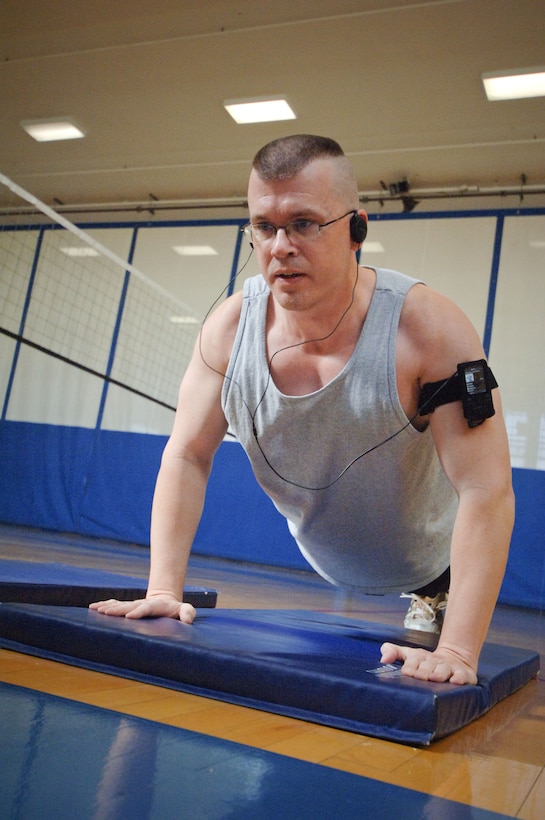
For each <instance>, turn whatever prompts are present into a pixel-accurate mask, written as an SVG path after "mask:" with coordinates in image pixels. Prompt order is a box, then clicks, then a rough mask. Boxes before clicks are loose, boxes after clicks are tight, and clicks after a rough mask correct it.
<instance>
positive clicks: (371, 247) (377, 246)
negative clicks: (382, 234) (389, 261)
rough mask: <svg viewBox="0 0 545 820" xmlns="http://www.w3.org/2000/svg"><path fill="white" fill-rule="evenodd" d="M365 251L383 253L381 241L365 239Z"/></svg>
mask: <svg viewBox="0 0 545 820" xmlns="http://www.w3.org/2000/svg"><path fill="white" fill-rule="evenodd" d="M363 248H364V251H365V253H384V245H383V244H382V242H371V241H367V242H365V243H364V245H363Z"/></svg>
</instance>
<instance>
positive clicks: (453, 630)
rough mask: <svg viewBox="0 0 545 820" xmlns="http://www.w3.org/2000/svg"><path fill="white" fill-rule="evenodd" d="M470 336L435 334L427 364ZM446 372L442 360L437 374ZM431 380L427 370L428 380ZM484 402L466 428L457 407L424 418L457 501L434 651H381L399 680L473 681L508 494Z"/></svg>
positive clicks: (497, 576) (467, 354)
mask: <svg viewBox="0 0 545 820" xmlns="http://www.w3.org/2000/svg"><path fill="white" fill-rule="evenodd" d="M458 323H459V322H458V320H457V321H456V324H458ZM430 324H432V322H431V321H430ZM463 324H464V320H462V327H463ZM436 330H437V328H436ZM451 330H453V329H452V328H451ZM471 335H472V329H469V330H468V329H467V328H466V333H465V334H460V333H455V332H451V333H450V335H449V340H447V341H445V339H444V336H443V338H441V337H442V334H441V332H440V331H438V330H437V332H436V334H435V339H436V341H438V351H437V352H438V353H439V355H438V356H435V357H434V356H432V355H430V357H429V359H428V360H430V361H432V360H434V359H435V361H437V360H438V359H441V358H443V356H442V355H441V353H443V355H444V356H445V358H446V359H448V358H449V356H452V351H450V352H449V353H447V352H446V351H447V349H448V347H449V345H452V342H451V341H450V340H452V339H453V338H458V339H463V338H464V337H465V338H466V339H468V338H469V339H471ZM470 344H471V349H470V350H468V349H467V348H466V349H464V346H463V343H462V347H461V349H459V350H458V351H457V352H456V353H455V356H457V357H458V358H457V361H458V362H462V361H467V360H470V359H478V358H480V355H478V349H475V347H474V342H471V343H470ZM454 346H456V345H454ZM481 355H484V354H481ZM448 368H450V370H449V369H448ZM454 369H455V365H454V364H453V362H452V360H450V361H449V362H448V365H447V369H446V370H445V373H448V372H453V370H454ZM438 377H439V374H438V372H435V373H433V374H432V378H430V379H429V381H433V380H435V379H437V378H438ZM427 380H428V379H427ZM492 399H493V403H494V409H495V414H494V415H493V416H492V417H491V418H487V419H486V420H485V421H484V422H483V423H482V424H481V425H479V426H476V427H469V426H468V423H467V420H466V419H465V418H464V414H463V408H462V403H461V401H453V402H451V403H448V404H444V405H442V406H440V407H437V408H436V410H435V411H434V412H433V413H432V414H431V415H430V416H429V420H430V426H431V432H432V435H433V438H434V442H435V446H436V449H437V453H438V455H439V458H440V460H441V464H442V466H443V469H444V471H445V474H446V475H447V477H448V479H449V481H450V482H451V484H452V486H453V487H454V489H455V491H456V493H457V495H458V502H459V503H458V511H457V515H456V519H455V524H454V529H453V533H452V540H451V553H450V569H451V583H450V591H449V600H448V605H447V609H446V613H445V620H444V624H443V628H442V632H441V636H440V639H439V642H438V645H437V648H436V650H435V651H434V652H428V651H426V650H423V649H411V648H408V647H399V646H394V645H392V644H385V645H384V646H383V647H382V650H383V654H382V661H383V662H384V663H392V662H393V661H394V660H402V661H403V662H404V664H403V672H404V674H407V675H410V676H412V677H416V678H419V679H422V680H432V681H447V680H448V681H451V682H452V683H457V684H464V683H475V682H476V680H477V666H478V660H479V654H480V651H481V648H482V645H483V643H484V640H485V638H486V635H487V632H488V628H489V625H490V621H491V618H492V615H493V613H494V608H495V605H496V602H497V598H498V595H499V591H500V587H501V583H502V580H503V576H504V572H505V566H506V563H507V556H508V552H509V544H510V540H511V533H512V529H513V523H514V495H513V489H512V475H511V464H510V456H509V446H508V440H507V433H506V429H505V423H504V420H503V414H502V407H501V399H500V393H499V389H497V388H496V389H493V390H492Z"/></svg>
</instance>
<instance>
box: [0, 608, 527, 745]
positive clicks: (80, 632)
mask: <svg viewBox="0 0 545 820" xmlns="http://www.w3.org/2000/svg"><path fill="white" fill-rule="evenodd" d="M431 638H432V636H428V635H424V636H422V638H421V640H422V643H418V644H417V643H416V642H415V643H413V645H419V646H430V647H431ZM385 640H387V641H393V642H395V643H399V642H400V641H401V640H402V641H403V642H404V643H408V641H407V634H406V632H405V631H404V630H400V629H397V628H395V627H390V626H386V625H383V624H370V623H365V622H362V621H356V620H353V619H348V618H345V617H342V616H335V615H328V614H325V613H319V612H306V611H285V610H280V611H278V610H272V611H267V610H229V609H226V610H214V609H206V610H202V611H201V612H200V614H199V617H198V618H197V620H196V621H195V622H194V623H193V624H192V625H188V624H183V623H181V622H180V621H178V620H173V619H170V618H159V619H155V620H154V619H144V620H141V621H135V620H129V619H127V618H112V617H108V616H107V615H99V614H98V613H96V612H92V611H90V610H87V609H82V608H71V607H51V606H38V605H29V604H27V605H24V604H9V603H7V604H2V605H1V606H0V646H4V647H5V648H8V649H16V650H17V651H21V650H22V651H25V652H28V651H29V652H30V653H31V654H32V653H35V654H38V655H39V656H43V657H48V658H51V659H54V660H60V661H63V662H65V663H72V664H75V665H80V666H84V667H86V668H92V669H98V670H100V671H105V672H110V673H114V674H117V675H119V674H121V675H126V676H127V677H129V678H136V679H137V680H146V681H147V682H151V683H155V684H158V685H162V686H166V687H169V688H174V689H180V690H182V691H185V692H190V693H192V694H197V695H204V696H206V697H212V698H216V699H219V700H226V701H228V702H230V703H237V704H240V705H244V706H250V707H254V708H258V709H261V710H264V711H270V712H275V713H277V714H282V715H287V716H288V717H294V718H298V719H303V720H307V721H311V722H314V723H319V724H323V725H326V726H333V727H335V728H339V729H345V730H349V731H353V732H359V733H361V734H365V735H370V736H373V737H379V738H382V739H385V740H394V741H397V742H401V743H410V744H419V745H427V744H429V743H430V742H431V741H432V740H434V739H437V738H440V737H444V736H445V735H448V734H450V733H452V732H454V731H456V730H457V729H460V728H461V727H462V726H465V725H466V724H467V723H470V722H471V721H472V720H475V719H476V718H478V717H480V716H481V715H483V714H485V713H486V712H487V711H488V710H489V709H491V708H492V707H493V706H494V705H495V704H496V703H497V702H498V701H499V700H501V699H502V698H504V697H506V696H507V695H508V694H510V693H511V692H514V691H516V690H517V689H519V688H520V687H521V686H523V685H524V684H525V683H526V682H528V681H529V680H531V679H532V678H533V677H535V676H536V675H537V673H538V671H539V655H538V654H537V653H535V652H531V651H529V650H525V649H516V648H512V647H504V646H497V645H493V644H486V645H485V646H484V648H483V651H482V654H481V660H480V663H479V680H478V683H477V684H476V685H474V686H472V685H466V686H455V685H453V684H449V683H430V682H426V681H418V680H414V679H413V678H409V677H406V676H404V675H402V674H401V672H400V669H399V666H398V665H388V666H384V665H381V664H380V645H381V643H382V642H383V641H385ZM409 643H410V641H409Z"/></svg>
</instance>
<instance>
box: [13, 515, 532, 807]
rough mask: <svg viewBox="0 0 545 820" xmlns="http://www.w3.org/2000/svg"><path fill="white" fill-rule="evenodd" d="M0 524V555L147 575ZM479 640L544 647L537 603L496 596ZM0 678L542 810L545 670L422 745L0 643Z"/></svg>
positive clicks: (282, 593) (288, 590)
mask: <svg viewBox="0 0 545 820" xmlns="http://www.w3.org/2000/svg"><path fill="white" fill-rule="evenodd" d="M88 545H89V539H82V538H80V537H73V536H68V535H59V534H54V533H44V532H37V531H32V530H24V529H19V528H10V527H0V557H4V558H18V559H19V560H29V561H32V560H40V561H43V560H44V558H45V556H47V560H50V561H56V562H58V563H62V564H72V565H78V566H79V565H81V563H82V561H83V560H85V562H86V565H87V566H89V565H93V566H96V567H98V568H101V569H103V570H108V571H114V572H115V571H117V572H122V573H125V574H130V575H133V576H138V577H143V578H145V577H146V574H147V551H146V550H145V549H143V548H141V547H133V546H129V545H126V544H124V545H123V544H116V543H113V542H107V541H103V540H100V541H96V542H93V551H92V553H91V556H92V559H91V561H90V560H89V555H90V553H89V550H88ZM187 582H188V583H189V584H195V585H201V586H207V587H213V588H215V589H218V590H219V599H218V605H219V606H222V607H236V608H244V607H247V608H264V609H274V608H287V609H294V608H301V609H318V610H324V611H330V612H346V613H349V614H350V615H351V617H361V618H363V619H365V620H367V621H376V622H382V623H395V624H398V623H399V622H400V621H401V620H402V618H403V614H404V610H405V602H404V601H401V600H399V599H397V598H391V597H387V598H372V597H369V596H358V595H352V596H350V597H348V596H344V595H343V594H341V593H340V592H339V591H338V590H335V589H334V588H332V587H330V586H329V585H327V584H326V583H325V582H322V580H321V579H320V578H318V577H317V576H315V575H314V574H312V573H305V572H290V571H285V570H276V569H271V568H266V567H262V568H260V567H256V566H254V565H247V564H246V565H239V564H236V563H233V562H227V561H218V560H216V559H206V558H201V557H198V556H197V557H194V558H192V560H191V564H190V572H189V577H188V579H187ZM488 640H489V641H490V642H494V643H500V644H505V645H511V646H521V647H526V648H530V649H534V650H536V651H538V652H539V653H540V655H541V658H542V666H543V659H544V657H545V618H544V615H543V613H542V612H536V611H531V610H523V609H517V608H513V607H501V606H499V607H498V608H497V610H496V613H495V615H494V619H493V623H492V627H491V630H490V633H489V638H488ZM0 680H2V681H5V682H8V683H13V684H17V685H20V686H26V687H30V688H32V689H35V690H37V691H41V692H48V693H51V694H56V695H60V696H62V697H66V698H71V699H74V700H77V701H80V702H83V703H90V704H93V705H95V706H100V707H104V708H108V709H113V710H115V711H119V712H122V713H126V714H131V715H136V716H139V717H144V718H148V719H150V720H155V721H159V722H162V723H166V724H170V725H172V726H180V727H184V728H187V729H191V730H194V731H197V732H201V733H204V734H209V735H212V736H215V737H221V738H225V739H227V740H233V741H236V742H239V743H244V744H248V745H250V746H255V747H257V748H260V749H266V750H269V751H273V752H278V753H280V754H283V755H287V756H290V757H295V758H299V759H301V760H307V761H310V762H313V763H319V764H321V765H323V766H331V767H334V768H337V769H341V770H345V771H348V772H352V773H354V774H360V775H365V776H367V777H371V778H374V779H376V780H381V781H384V782H387V783H392V784H396V785H400V786H404V787H406V788H411V789H417V790H420V791H423V792H426V793H428V794H432V795H435V796H438V797H445V798H448V799H450V800H455V801H459V802H462V803H466V804H469V805H472V806H475V807H478V808H483V809H488V810H491V811H496V812H500V813H503V814H506V815H508V816H511V817H519V818H525V820H541V818H543V817H544V816H545V809H544V806H545V678H544V675H543V673H542V674H541V675H540V678H539V679H538V680H534V681H531V682H530V683H529V684H528V685H526V686H525V687H524V688H523V689H522V690H520V691H519V692H517V693H515V694H514V695H512V696H511V697H509V698H507V699H506V700H505V701H503V702H501V703H500V704H498V705H497V706H496V707H494V708H493V709H492V710H491V712H490V713H489V714H488V715H486V716H485V717H483V718H481V719H480V720H478V721H476V722H474V723H473V724H471V725H470V726H468V727H466V728H464V729H462V730H461V731H459V732H457V733H456V734H454V735H452V736H451V737H448V738H445V739H443V740H440V741H437V742H435V743H434V744H433V745H432V746H431V747H430V748H426V749H419V748H411V747H408V746H402V745H400V744H396V743H391V742H387V741H381V740H375V739H373V738H367V737H364V736H361V735H355V734H351V733H350V732H344V731H340V730H336V729H330V728H326V727H321V726H317V725H314V724H311V723H305V722H303V721H299V720H294V719H290V718H284V717H281V716H278V715H272V714H267V713H263V712H259V711H256V710H252V709H246V708H243V707H239V706H233V705H230V704H226V703H221V702H217V701H213V700H207V699H204V698H199V697H195V696H192V695H186V694H183V693H180V692H174V691H170V690H168V689H162V688H159V687H155V686H150V685H146V684H142V683H137V682H132V681H129V680H126V679H124V678H117V677H114V676H111V675H105V674H100V673H96V672H92V671H87V670H83V669H78V668H76V667H71V666H65V665H63V664H58V663H53V662H51V661H46V660H41V659H38V658H35V657H31V656H26V655H21V654H18V653H15V652H10V651H6V650H0Z"/></svg>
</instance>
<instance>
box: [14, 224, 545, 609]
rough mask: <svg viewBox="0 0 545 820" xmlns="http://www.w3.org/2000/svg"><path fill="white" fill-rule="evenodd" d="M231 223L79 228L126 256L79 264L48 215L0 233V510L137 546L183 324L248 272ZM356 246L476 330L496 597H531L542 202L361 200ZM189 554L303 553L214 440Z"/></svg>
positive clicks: (540, 410)
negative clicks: (497, 538)
mask: <svg viewBox="0 0 545 820" xmlns="http://www.w3.org/2000/svg"><path fill="white" fill-rule="evenodd" d="M243 222H244V219H214V220H191V221H189V220H187V221H168V222H167V221H164V222H159V221H154V222H150V223H146V222H142V221H140V222H138V223H134V224H133V223H128V222H124V223H113V224H104V225H97V224H92V225H83V226H82V228H83V229H84V230H85V231H86V232H87V233H88V234H89V235H90V236H91V237H92V238H94V239H95V240H96V241H97V242H99V243H101V244H102V245H104V246H106V248H108V249H110V250H111V251H112V252H114V253H115V255H116V256H117V257H120V258H121V259H122V260H126V261H127V268H126V269H124V268H123V267H119V266H117V267H115V266H114V267H113V268H112V267H104V266H103V265H102V266H101V267H99V262H100V263H102V262H103V260H98V259H97V258H96V257H93V256H89V257H88V258H87V259H86V260H85V266H84V267H81V266H82V264H83V263H82V262H81V261H80V260H74V258H73V257H72V258H70V257H68V258H67V255H66V232H65V231H64V230H59V229H58V226H55V225H53V224H47V225H45V224H44V225H38V224H33V225H27V226H21V225H17V226H6V228H5V229H4V230H3V231H0V305H1V307H0V311H1V319H0V326H1V328H0V329H1V330H2V332H1V333H0V406H1V407H2V415H1V419H0V457H1V461H2V470H1V471H0V520H2V521H3V522H9V523H14V524H20V525H29V526H34V527H42V528H46V529H53V530H60V531H68V532H77V533H81V534H85V535H93V536H98V537H108V538H116V539H121V540H124V541H129V542H136V543H144V544H146V543H148V529H149V515H150V508H151V499H152V493H153V486H154V481H155V476H156V473H157V470H158V467H159V462H160V457H161V452H162V449H163V447H164V444H165V442H166V438H167V436H168V434H169V431H170V427H171V424H172V420H173V415H174V411H173V408H174V407H175V404H176V393H177V386H178V383H179V381H180V378H181V376H182V375H183V372H184V369H185V367H186V365H187V362H188V360H189V356H190V354H191V348H192V345H193V343H194V340H195V338H196V334H197V332H198V328H199V323H200V321H202V319H203V318H204V316H205V314H206V313H207V311H208V309H209V308H210V306H211V305H212V304H213V303H214V302H216V300H221V299H223V298H225V296H226V295H227V294H229V293H230V292H232V291H233V290H235V289H238V288H240V287H241V286H242V281H243V280H244V278H246V277H247V276H249V275H253V274H254V273H256V272H257V268H256V263H255V259H254V258H253V257H252V256H251V255H250V250H249V248H248V247H247V244H246V242H245V240H243V239H242V235H241V232H240V228H241V226H242V224H243ZM16 233H17V234H18V236H17V240H18V242H17V246H18V250H17V254H16V256H15V255H14V252H13V244H14V242H13V240H14V236H15V234H16ZM72 244H74V242H72ZM76 244H77V243H76ZM188 248H191V249H192V250H191V251H188V250H187V249H188ZM196 249H198V250H196ZM361 261H362V263H363V264H368V265H371V266H377V267H390V268H395V269H398V270H401V271H403V272H404V273H407V274H410V275H412V276H415V277H418V278H421V279H423V280H424V281H426V282H427V283H428V284H429V285H430V286H432V287H434V288H436V289H437V290H439V291H441V292H443V293H445V294H446V295H448V296H450V297H451V298H452V299H454V300H455V301H456V302H457V303H458V304H459V305H460V307H462V309H463V310H464V311H465V312H466V313H467V314H468V315H469V317H470V318H471V319H472V321H473V323H474V324H475V326H476V327H477V329H478V331H479V333H480V334H481V336H482V338H483V342H484V345H485V349H486V351H487V353H488V354H489V360H490V364H491V366H492V368H493V370H494V373H495V375H496V378H497V379H498V382H499V384H500V387H501V391H502V398H503V405H504V407H503V409H504V415H505V419H506V423H507V429H508V433H509V442H510V450H511V459H512V467H513V478H514V484H515V490H516V494H517V519H516V525H515V532H514V535H513V541H512V547H511V556H510V559H509V566H508V570H507V574H506V578H505V581H504V585H503V588H502V594H501V600H502V601H504V602H506V603H511V604H517V605H522V606H528V607H535V608H542V607H543V605H544V603H545V503H544V502H545V368H544V367H543V361H542V356H543V350H544V347H545V345H544V342H545V330H544V322H543V316H545V287H544V284H545V281H544V280H545V209H520V210H499V211H465V212H445V213H424V212H422V213H412V214H399V215H397V214H386V215H383V216H381V215H380V214H376V215H372V216H371V217H370V227H369V235H368V240H367V242H366V243H365V245H364V250H363V253H362V260H361ZM71 265H74V266H76V265H77V267H71ZM243 265H245V267H244V270H243V272H242V273H241V275H240V276H239V277H238V278H237V279H235V278H234V274H235V273H236V271H237V270H238V269H239V268H240V267H242V266H243ZM134 270H136V271H137V272H140V273H142V274H143V275H142V276H137V275H135V273H134ZM72 291H73V292H72ZM29 341H30V342H31V344H28V342H29ZM52 352H53V353H54V354H55V355H51V353H52ZM78 365H79V366H78ZM194 551H195V552H200V553H205V554H212V555H219V556H223V557H226V558H232V559H238V560H245V561H256V562H259V563H267V564H273V565H279V566H287V567H294V568H301V569H304V568H307V565H306V562H305V561H304V559H303V558H302V557H301V556H300V555H299V553H298V550H297V548H296V546H295V544H294V542H293V541H292V539H291V537H290V535H289V533H288V530H287V527H286V525H285V522H284V521H283V519H282V518H281V517H280V516H279V515H278V513H277V512H276V511H275V509H274V508H273V506H272V504H271V502H270V501H269V500H268V499H267V498H266V497H265V496H264V494H263V493H262V491H261V490H260V489H259V487H257V485H256V483H255V481H254V479H253V476H252V474H251V471H250V469H249V466H248V462H247V459H246V456H245V454H244V453H243V452H242V450H241V448H240V446H239V445H238V443H236V442H235V441H233V440H230V439H227V438H226V440H225V441H224V442H223V444H222V445H221V447H220V449H219V451H218V454H217V456H216V459H215V462H214V468H213V472H212V477H211V481H210V484H209V488H208V493H207V498H206V505H205V511H204V515H203V517H202V521H201V524H200V527H199V530H198V532H197V536H196V539H195V544H194Z"/></svg>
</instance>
